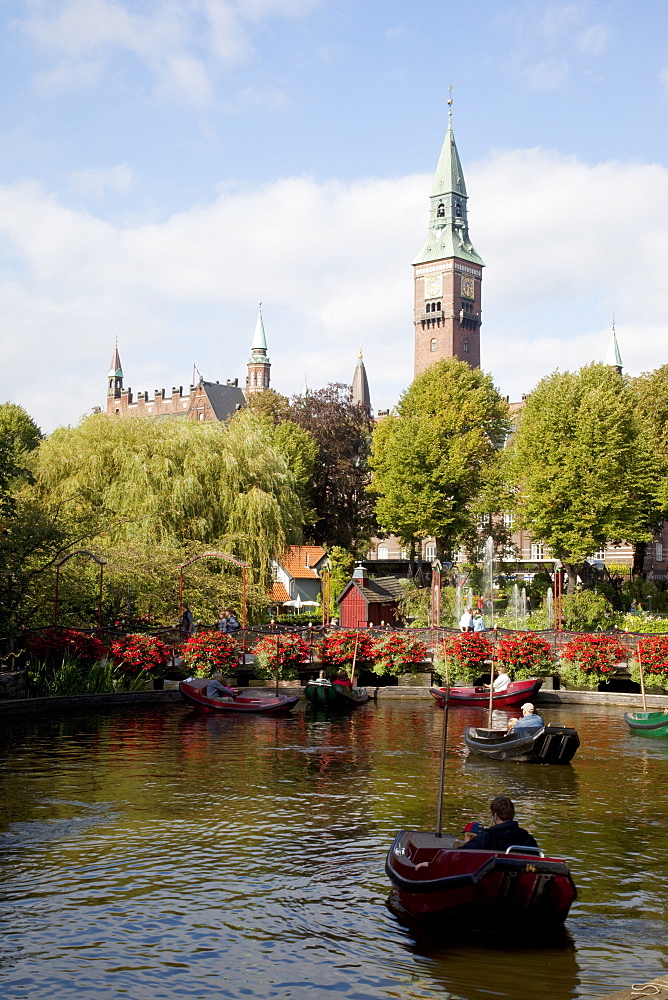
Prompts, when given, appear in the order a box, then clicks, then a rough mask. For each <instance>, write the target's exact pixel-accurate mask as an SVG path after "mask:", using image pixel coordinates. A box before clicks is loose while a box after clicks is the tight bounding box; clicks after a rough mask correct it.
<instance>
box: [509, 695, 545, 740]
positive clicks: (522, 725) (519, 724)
mask: <svg viewBox="0 0 668 1000" xmlns="http://www.w3.org/2000/svg"><path fill="white" fill-rule="evenodd" d="M544 725H545V723H544V722H543V720H542V719H541V717H540V715H538V714H537V712H536V709H535V708H534V706H533V705H532V704H531V702H530V701H526V702H525V703H524V704H523V705H522V718H521V719H509V720H508V731H509V732H512V733H515V732H517V730H518V729H541V728H542V726H544Z"/></svg>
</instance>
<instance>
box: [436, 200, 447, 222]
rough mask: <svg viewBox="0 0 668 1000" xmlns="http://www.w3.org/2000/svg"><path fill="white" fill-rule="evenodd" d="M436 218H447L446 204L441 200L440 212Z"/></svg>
mask: <svg viewBox="0 0 668 1000" xmlns="http://www.w3.org/2000/svg"><path fill="white" fill-rule="evenodd" d="M436 218H437V219H444V218H445V205H444V204H443V202H441V203H440V205H439V206H438V212H437V213H436Z"/></svg>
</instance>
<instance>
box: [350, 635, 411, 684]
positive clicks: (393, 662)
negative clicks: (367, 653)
mask: <svg viewBox="0 0 668 1000" xmlns="http://www.w3.org/2000/svg"><path fill="white" fill-rule="evenodd" d="M358 655H359V650H358ZM426 658H427V647H426V646H425V644H424V643H423V642H421V641H420V640H419V639H417V638H416V637H415V636H413V635H411V634H410V633H408V632H381V633H377V634H376V635H374V637H373V640H372V642H371V659H372V660H373V661H374V671H375V672H376V673H377V674H402V673H404V672H405V671H406V669H407V668H408V669H410V667H411V665H413V664H416V663H423V662H424V661H425V660H426Z"/></svg>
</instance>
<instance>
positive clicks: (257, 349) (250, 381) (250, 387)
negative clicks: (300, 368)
mask: <svg viewBox="0 0 668 1000" xmlns="http://www.w3.org/2000/svg"><path fill="white" fill-rule="evenodd" d="M270 373H271V361H270V360H269V356H268V354H267V338H266V336H265V332H264V322H263V319H262V303H261V302H260V305H259V308H258V313H257V322H256V324H255V333H254V335H253V343H252V344H251V356H250V359H249V361H248V375H247V376H246V396H248V395H252V394H253V393H255V392H264V390H265V389H268V388H269V377H270Z"/></svg>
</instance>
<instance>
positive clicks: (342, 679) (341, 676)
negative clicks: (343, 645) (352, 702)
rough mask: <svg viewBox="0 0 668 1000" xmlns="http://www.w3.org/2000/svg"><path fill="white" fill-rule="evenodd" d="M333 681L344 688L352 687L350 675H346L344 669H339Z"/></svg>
mask: <svg viewBox="0 0 668 1000" xmlns="http://www.w3.org/2000/svg"><path fill="white" fill-rule="evenodd" d="M334 683H335V684H340V685H341V687H345V688H352V686H353V684H352V681H351V680H350V677H348V674H347V673H346V672H345V670H340V671H339V673H338V675H337V676H336V677H335V679H334Z"/></svg>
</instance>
